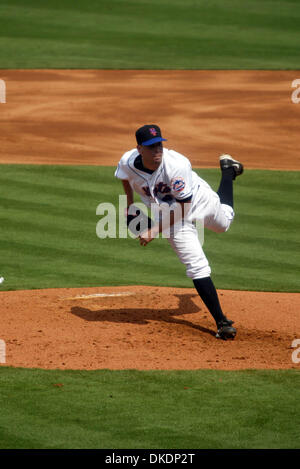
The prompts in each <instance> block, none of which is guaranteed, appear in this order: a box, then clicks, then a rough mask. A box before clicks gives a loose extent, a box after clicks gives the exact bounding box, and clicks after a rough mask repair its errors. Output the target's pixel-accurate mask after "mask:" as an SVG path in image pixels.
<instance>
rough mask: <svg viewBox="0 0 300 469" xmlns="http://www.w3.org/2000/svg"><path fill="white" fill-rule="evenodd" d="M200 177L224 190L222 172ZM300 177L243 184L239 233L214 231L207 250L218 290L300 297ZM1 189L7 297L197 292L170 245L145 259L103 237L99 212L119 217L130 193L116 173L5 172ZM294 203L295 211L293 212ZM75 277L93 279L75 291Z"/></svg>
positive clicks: (12, 168) (250, 174) (262, 175)
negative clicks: (91, 290)
mask: <svg viewBox="0 0 300 469" xmlns="http://www.w3.org/2000/svg"><path fill="white" fill-rule="evenodd" d="M197 172H199V174H200V175H201V176H202V177H204V179H206V180H207V181H208V182H209V183H210V184H211V186H212V187H213V188H214V189H217V187H218V183H219V180H220V172H219V170H209V169H206V170H204V169H201V170H200V169H199V170H197ZM299 174H300V173H299V172H282V173H281V172H278V171H277V172H274V171H246V172H245V174H244V175H243V176H241V177H240V178H238V179H237V181H235V183H234V193H235V211H236V220H235V221H234V223H233V225H232V227H231V228H230V230H229V231H228V232H227V233H225V234H216V233H212V232H209V231H207V230H206V231H205V242H204V250H205V253H206V255H207V257H208V259H209V261H210V264H211V267H212V275H213V278H214V279H215V282H216V286H217V287H218V288H231V289H245V290H251V289H254V290H255V289H259V290H271V291H275V290H280V291H299V288H300V286H299V284H298V283H299V281H298V280H297V279H298V278H299V262H300V259H299V242H298V236H297V233H298V228H299V227H298V225H299V221H297V217H295V213H296V210H295V209H296V206H297V204H296V202H295V201H297V192H298V187H299V186H298V184H299ZM81 178H82V179H81ZM90 180H91V182H89V181H90ZM98 181H99V183H98ZM64 182H65V184H64ZM297 183H298V184H297ZM0 185H1V187H2V188H3V190H2V196H1V198H0V224H1V225H0V226H1V233H0V237H1V243H0V252H1V261H0V271H1V272H0V273H1V275H3V276H4V277H5V279H6V282H5V284H4V285H3V286H2V287H1V288H7V289H14V288H17V289H20V288H25V287H26V288H29V286H30V288H34V287H35V285H38V286H39V288H41V287H43V286H44V287H45V288H48V287H49V288H51V287H60V286H61V287H63V286H69V287H70V286H80V285H81V284H82V285H85V286H86V285H89V286H98V285H99V286H101V285H107V284H108V281H112V282H113V284H114V285H118V284H123V285H124V284H148V285H165V286H172V285H173V286H183V287H184V286H186V287H191V286H192V282H191V280H190V279H188V278H187V277H186V275H185V267H184V266H183V265H182V264H181V263H180V262H179V261H178V259H177V258H176V255H175V254H174V252H173V251H172V249H171V248H170V246H169V244H168V243H167V241H166V240H165V239H157V240H155V241H154V242H153V243H151V244H150V245H149V246H147V248H146V249H141V248H140V246H139V244H138V241H137V240H134V239H131V238H128V239H114V238H106V239H101V240H100V239H99V238H98V237H97V234H96V225H97V223H98V221H99V220H100V219H101V216H99V215H96V208H97V206H98V204H99V203H102V202H106V203H107V202H110V203H113V204H115V205H116V213H117V216H119V213H118V212H119V208H118V196H119V193H121V192H122V189H121V184H120V182H119V181H118V180H116V178H114V168H111V167H101V168H100V167H95V166H80V167H76V166H75V167H73V166H60V165H59V166H42V165H40V166H34V165H33V166H30V165H28V166H22V165H2V166H1V174H0ZM281 185H282V187H283V190H282V191H281V190H280V187H281ZM258 191H259V199H258ZM270 194H271V196H270ZM289 200H292V201H294V205H293V206H292V208H291V209H289V210H287V204H288V201H289ZM118 222H119V220H117V226H116V232H117V233H118ZM37 263H39V266H38V269H36V264H37ZM21 271H22V272H26V281H25V282H24V275H22V274H21V273H20V272H21ZM75 271H80V272H82V273H83V274H82V276H81V279H80V278H79V276H78V275H75V274H74V276H73V281H72V275H71V274H72V272H75ZM41 273H42V275H41Z"/></svg>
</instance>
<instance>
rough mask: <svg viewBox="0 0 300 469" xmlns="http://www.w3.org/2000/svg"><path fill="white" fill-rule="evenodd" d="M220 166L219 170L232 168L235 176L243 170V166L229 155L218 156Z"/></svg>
mask: <svg viewBox="0 0 300 469" xmlns="http://www.w3.org/2000/svg"><path fill="white" fill-rule="evenodd" d="M220 168H221V170H223V169H227V168H233V169H234V172H235V176H239V175H240V174H242V173H243V171H244V166H243V165H242V163H240V162H239V161H237V160H234V159H233V158H232V156H230V155H221V156H220Z"/></svg>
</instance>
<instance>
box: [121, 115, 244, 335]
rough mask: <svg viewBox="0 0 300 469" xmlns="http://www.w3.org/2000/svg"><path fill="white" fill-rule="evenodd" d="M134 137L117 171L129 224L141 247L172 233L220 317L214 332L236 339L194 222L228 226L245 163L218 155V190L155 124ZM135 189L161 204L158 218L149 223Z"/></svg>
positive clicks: (180, 254) (221, 228)
mask: <svg viewBox="0 0 300 469" xmlns="http://www.w3.org/2000/svg"><path fill="white" fill-rule="evenodd" d="M136 141H137V147H136V148H134V149H132V150H129V151H127V152H126V153H125V154H124V155H123V156H122V158H121V160H120V162H119V164H118V167H117V169H116V172H115V176H116V177H117V178H118V179H121V181H122V184H123V188H124V191H125V194H126V196H127V210H128V211H127V225H128V227H129V229H135V230H136V233H137V238H138V239H139V242H140V244H141V246H147V244H149V243H150V242H151V241H153V240H154V239H155V238H156V237H157V236H158V235H159V234H160V233H165V232H167V233H168V234H167V236H165V237H166V238H167V239H168V242H169V243H170V245H171V246H172V248H173V250H174V251H175V253H176V254H177V256H178V258H179V259H180V261H181V262H182V263H183V264H184V265H185V267H186V275H187V276H188V277H190V278H191V279H192V280H193V283H194V286H195V288H196V290H197V292H198V294H199V295H200V297H201V299H202V301H203V302H204V304H205V305H206V307H207V308H208V310H209V312H210V313H211V315H212V316H213V318H214V320H215V322H216V327H217V333H216V337H217V338H221V339H224V340H226V339H234V337H235V336H236V329H235V328H234V327H233V321H231V320H229V319H227V318H226V316H225V315H224V313H223V311H222V308H221V305H220V302H219V298H218V294H217V291H216V288H215V286H214V284H213V281H212V279H211V277H210V274H211V269H210V266H209V263H208V260H207V258H206V256H205V254H204V251H203V249H202V245H201V242H200V240H199V237H198V231H197V228H196V224H195V222H196V221H197V220H201V222H202V223H203V225H204V227H205V228H208V229H210V230H213V231H215V232H217V233H221V232H225V231H227V230H228V229H229V227H230V225H231V223H232V221H233V218H234V210H233V181H234V180H235V178H236V176H238V175H240V174H242V172H243V165H242V164H241V163H240V162H239V161H236V160H234V159H233V158H232V157H231V156H230V155H222V156H220V167H221V174H222V176H221V182H220V186H219V189H218V191H217V192H214V191H213V190H212V188H211V187H210V186H209V184H207V182H206V181H204V180H203V179H202V178H200V177H199V176H198V175H197V174H196V173H195V172H194V171H193V170H192V166H191V163H190V161H189V160H188V159H187V158H186V157H185V156H183V155H181V154H180V153H177V152H176V151H174V150H168V149H166V148H164V147H163V143H162V142H163V141H166V139H165V138H163V137H162V135H161V130H160V128H159V127H158V126H157V125H155V124H150V125H144V126H143V127H140V128H139V129H138V130H137V131H136ZM134 192H136V193H137V194H139V196H140V198H141V200H142V202H143V203H144V204H145V205H146V206H147V207H153V206H154V207H156V208H157V210H155V211H154V214H155V216H154V218H155V219H154V220H152V219H150V218H148V217H146V222H145V217H143V216H142V215H141V213H140V211H137V210H135V208H134ZM135 220H136V221H138V223H135Z"/></svg>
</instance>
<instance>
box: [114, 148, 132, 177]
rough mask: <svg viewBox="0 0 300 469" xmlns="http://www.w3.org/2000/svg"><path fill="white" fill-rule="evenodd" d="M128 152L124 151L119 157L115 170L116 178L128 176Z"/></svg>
mask: <svg viewBox="0 0 300 469" xmlns="http://www.w3.org/2000/svg"><path fill="white" fill-rule="evenodd" d="M129 156H130V155H129V152H127V153H125V154H124V155H123V156H122V158H121V159H120V161H119V163H118V166H117V169H116V171H115V177H116V178H118V179H127V180H128V179H129V176H128V158H129Z"/></svg>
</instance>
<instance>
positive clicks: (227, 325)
mask: <svg viewBox="0 0 300 469" xmlns="http://www.w3.org/2000/svg"><path fill="white" fill-rule="evenodd" d="M232 324H233V321H230V319H227V318H225V319H223V321H221V322H218V324H217V328H218V332H217V334H216V338H217V339H223V340H227V339H234V338H235V336H236V329H235V328H234V327H232Z"/></svg>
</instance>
